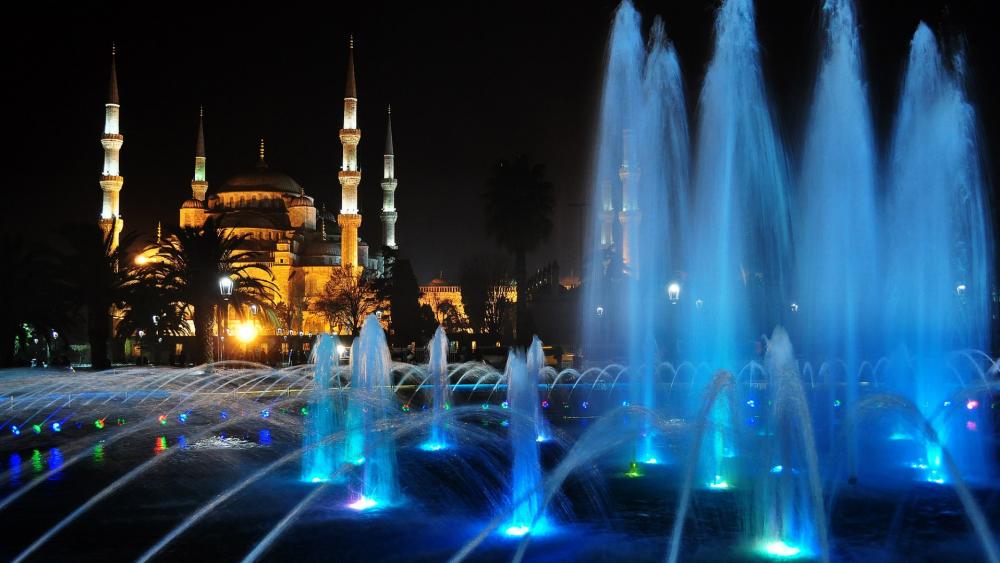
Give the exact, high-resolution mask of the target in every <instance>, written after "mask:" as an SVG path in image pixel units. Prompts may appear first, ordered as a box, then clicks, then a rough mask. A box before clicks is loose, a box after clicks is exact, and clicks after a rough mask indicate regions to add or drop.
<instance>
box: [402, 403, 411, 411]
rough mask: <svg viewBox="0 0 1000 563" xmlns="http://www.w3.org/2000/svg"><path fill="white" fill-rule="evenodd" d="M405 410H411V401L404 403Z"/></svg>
mask: <svg viewBox="0 0 1000 563" xmlns="http://www.w3.org/2000/svg"><path fill="white" fill-rule="evenodd" d="M403 412H410V403H403Z"/></svg>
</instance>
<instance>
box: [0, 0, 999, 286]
mask: <svg viewBox="0 0 1000 563" xmlns="http://www.w3.org/2000/svg"><path fill="white" fill-rule="evenodd" d="M129 4H132V5H135V3H114V4H112V3H102V5H101V8H102V9H103V10H104V11H101V10H99V9H98V8H90V9H86V10H85V9H84V7H83V6H82V5H77V6H76V7H75V8H72V9H69V10H67V9H66V8H63V7H59V8H58V14H54V13H53V12H54V11H56V7H55V6H46V5H42V4H40V3H36V5H35V7H34V8H30V9H31V10H34V12H28V13H26V14H22V15H20V17H18V18H15V19H16V22H17V25H16V26H15V27H13V28H11V26H10V23H11V22H12V21H14V20H9V21H8V26H7V30H6V31H5V32H4V34H3V35H4V36H3V38H2V41H4V42H6V43H9V44H8V45H7V46H6V47H5V48H4V52H5V53H7V54H8V60H7V61H6V64H5V67H6V70H7V80H5V82H6V84H7V86H8V88H7V94H8V96H7V97H8V100H13V103H12V102H10V101H9V102H8V110H7V114H8V119H9V120H10V119H12V121H13V123H12V124H11V125H10V127H9V130H8V136H9V137H10V141H9V142H10V143H11V144H12V145H13V147H14V155H13V158H12V159H10V160H9V161H8V162H9V165H10V166H11V168H13V177H12V178H8V180H7V188H6V190H5V192H6V197H7V205H8V209H7V214H6V215H5V221H6V223H5V225H4V228H5V229H23V230H28V231H31V230H38V229H51V228H56V227H57V226H58V225H59V224H61V223H65V222H67V221H71V220H85V221H91V220H95V221H96V219H97V216H98V213H99V211H100V201H101V195H100V188H99V186H98V175H99V174H100V171H101V163H102V154H103V153H102V150H101V146H100V143H99V142H98V140H99V138H100V135H101V130H102V127H103V103H104V101H105V97H106V92H107V81H108V65H109V62H110V51H111V42H112V41H115V42H116V43H117V45H118V78H119V88H120V92H121V101H122V132H123V134H124V136H125V145H124V148H123V149H122V174H123V175H124V177H125V186H124V188H123V190H122V213H123V215H124V217H125V221H126V229H127V230H138V231H141V232H146V233H152V231H153V230H154V229H155V225H156V222H157V220H162V221H164V223H176V221H177V216H178V207H179V206H180V204H181V202H183V201H184V199H186V198H189V197H190V193H191V192H190V180H191V176H192V171H193V152H194V141H195V128H196V124H197V115H198V106H199V104H204V106H205V112H206V117H205V134H206V145H207V152H208V179H209V182H210V188H209V190H210V193H211V192H212V191H213V190H214V188H217V187H219V186H220V185H221V184H222V182H223V181H224V180H225V179H226V178H227V177H229V176H231V175H233V174H235V173H237V172H239V171H240V170H242V169H244V168H247V167H250V166H252V165H253V163H254V161H255V158H256V151H257V139H258V138H259V137H264V138H265V139H266V143H267V160H268V162H269V163H270V165H271V167H272V168H273V169H276V170H279V171H282V172H284V173H287V174H289V175H290V176H292V177H293V178H295V179H296V180H297V181H298V182H299V183H300V184H301V185H302V186H303V187H304V188H305V190H306V192H307V193H308V194H310V195H313V196H314V197H316V198H317V200H318V201H319V202H325V203H326V204H327V207H328V208H330V209H332V210H336V209H339V204H340V187H339V185H338V183H337V176H336V174H337V170H338V168H339V166H340V161H341V147H340V142H339V140H338V138H337V131H338V129H339V128H340V126H341V121H342V117H343V101H342V100H343V92H344V78H345V67H346V58H347V38H348V34H351V33H353V34H354V38H355V47H356V49H355V57H356V59H355V63H356V67H357V81H358V97H359V111H360V115H359V124H360V125H359V126H360V127H361V129H362V140H361V145H360V159H361V166H362V171H363V174H364V176H363V179H362V184H361V192H362V195H361V212H362V214H363V216H364V223H363V224H362V227H361V232H362V236H363V238H364V239H365V240H368V241H370V242H373V243H375V242H377V241H378V239H379V236H380V232H381V231H380V224H379V220H378V210H379V209H380V207H381V200H382V193H381V188H380V186H379V181H380V180H381V172H382V167H381V161H382V147H383V145H384V134H385V108H386V105H387V104H391V105H392V108H393V137H394V144H395V148H396V175H397V178H398V180H399V187H398V189H397V192H396V207H397V209H398V211H399V221H398V223H397V240H398V241H399V244H400V246H401V253H402V254H403V255H404V256H407V257H410V258H412V259H413V261H414V266H415V269H416V271H417V275H418V277H419V278H420V280H421V281H424V282H425V281H429V280H430V278H432V277H435V276H436V275H437V274H438V272H439V271H443V272H444V274H445V276H446V277H451V278H456V277H457V275H458V273H459V272H458V269H459V264H460V262H461V261H462V259H464V258H467V257H471V256H474V255H476V254H479V253H482V252H484V251H488V252H492V251H494V247H493V246H492V243H490V242H489V241H488V240H487V238H486V236H485V234H484V233H483V230H482V226H481V225H482V203H481V197H480V194H481V193H482V191H483V190H484V184H485V181H486V179H487V178H488V176H489V173H490V168H491V166H492V165H493V163H494V162H495V161H496V160H497V159H499V158H503V157H511V156H514V155H516V154H519V153H526V154H528V155H529V156H530V157H531V158H532V159H534V160H536V161H539V162H543V163H545V164H547V167H548V176H549V178H550V179H551V180H552V181H553V183H554V184H555V186H556V196H557V212H556V229H555V232H554V233H553V236H552V238H551V240H550V241H549V242H548V243H547V244H546V245H545V246H543V248H542V249H541V250H540V251H538V252H537V253H535V254H534V255H532V256H530V257H529V266H540V265H542V264H543V263H545V262H548V261H550V260H553V259H555V260H558V261H559V262H560V264H561V265H562V272H563V274H564V275H565V274H568V273H570V272H571V271H574V270H577V269H578V263H579V246H580V243H581V236H580V234H579V233H580V232H581V228H580V227H581V225H580V217H581V210H580V208H579V207H578V204H580V203H588V202H589V201H588V200H589V199H590V165H589V162H590V159H591V158H590V157H591V153H592V151H593V142H594V134H593V128H594V125H595V123H596V118H595V111H596V108H597V107H598V105H599V101H600V100H599V98H600V89H601V82H602V74H603V66H604V56H605V43H606V40H607V35H608V31H609V25H610V22H611V18H612V12H613V11H614V9H615V7H616V5H617V2H613V1H600V2H592V3H587V2H490V3H485V2H483V3H475V2H462V3H459V2H455V3H435V2H409V3H399V4H400V5H396V3H388V2H387V3H379V2H358V3H357V4H358V7H357V8H343V7H342V6H343V5H344V4H343V3H340V2H337V3H328V4H326V5H325V6H324V9H323V10H322V11H319V10H317V9H315V8H313V7H306V5H302V6H299V7H296V6H294V5H292V4H291V3H280V4H278V3H274V4H271V5H254V4H251V3H239V4H214V3H207V2H206V3H203V4H201V5H184V4H181V3H158V4H144V8H145V7H146V6H150V7H152V6H155V7H156V8H159V9H161V12H159V13H150V12H149V11H148V10H146V9H143V10H139V9H137V8H130V7H129ZM860 4H861V5H860V7H859V11H860V19H861V25H862V28H861V33H862V41H863V43H864V47H865V50H866V51H865V57H866V63H867V66H868V74H869V88H870V93H871V96H872V100H873V103H874V113H875V119H876V123H877V125H878V127H879V142H880V145H881V146H882V148H883V150H884V149H885V145H886V137H887V133H888V130H889V128H890V126H891V119H892V114H893V112H894V108H895V105H896V95H897V91H898V88H899V84H900V80H901V76H902V72H903V68H904V62H905V59H906V55H907V50H908V44H909V40H910V37H911V36H912V33H913V30H914V29H915V27H916V24H917V21H918V20H919V19H924V20H926V21H927V22H928V23H929V24H930V25H931V27H932V28H933V29H934V30H935V31H936V32H938V34H939V37H940V36H941V34H942V33H943V36H944V38H945V39H946V41H947V42H949V43H950V44H952V45H958V44H959V42H960V40H961V39H962V38H963V37H964V41H965V48H966V51H967V55H968V60H969V68H970V72H971V74H970V79H971V97H972V98H973V100H974V102H975V103H976V106H977V110H978V111H979V115H980V122H981V123H982V124H983V126H984V134H985V140H984V143H985V144H986V147H987V151H988V153H989V154H988V158H989V159H990V167H989V169H988V170H989V173H990V174H991V175H992V178H994V179H995V178H997V172H998V167H997V162H1000V158H998V151H997V146H998V139H1000V137H998V132H1000V124H998V111H997V108H996V102H995V100H996V99H997V98H998V94H1000V92H998V87H997V78H996V76H995V74H996V73H995V68H994V65H995V62H994V61H993V59H994V58H995V57H996V55H997V54H1000V49H998V44H1000V41H998V39H997V38H996V31H995V30H996V29H997V27H998V23H1000V19H998V17H997V8H996V6H995V3H994V2H992V1H990V0H981V1H972V0H967V1H948V2H946V1H944V0H933V1H932V0H867V1H862V2H860ZM717 5H718V2H717V0H709V1H694V0H683V1H682V0H672V1H660V2H654V1H640V2H638V3H637V7H638V9H639V10H640V11H641V12H642V13H643V15H644V17H645V18H646V20H645V22H646V23H647V24H648V23H650V22H651V21H652V17H653V16H654V15H656V14H659V15H661V16H663V17H664V19H665V22H666V28H667V33H668V36H669V37H670V39H671V40H673V41H674V43H675V44H676V46H677V49H678V52H679V54H680V56H681V60H682V65H683V70H684V72H685V81H686V86H687V93H688V105H689V107H688V110H689V115H691V116H692V124H694V123H695V121H694V115H695V114H696V111H697V108H696V100H697V93H698V90H699V88H700V84H701V80H702V77H703V72H704V69H705V67H706V65H707V62H708V57H709V56H710V54H711V45H712V25H713V18H714V12H715V9H716V7H717ZM335 7H336V9H338V10H342V11H341V12H339V13H334V14H333V15H330V14H328V13H327V12H329V11H331V10H333V9H334V8H335ZM757 7H758V13H757V23H758V31H759V33H760V41H761V46H762V51H763V55H764V64H765V75H766V77H767V80H768V85H769V88H770V89H771V94H772V98H773V103H774V106H775V108H776V109H777V112H776V117H777V119H778V122H779V127H780V128H781V131H782V133H783V135H784V137H785V139H786V141H787V144H788V147H789V159H790V162H791V165H792V169H793V170H794V169H795V167H796V163H797V158H798V153H797V150H798V142H797V141H798V139H800V138H801V137H802V128H803V116H804V115H805V114H806V112H807V110H808V104H809V99H810V91H811V89H812V84H813V80H814V73H815V67H816V63H817V57H818V47H819V42H820V15H821V12H820V0H758V1H757ZM112 8H113V9H112ZM73 10H78V11H73ZM991 63H992V64H991ZM8 123H10V122H9V121H8ZM993 183H994V184H995V183H996V181H995V180H994V182H993ZM994 199H995V197H994ZM575 205H576V206H575ZM15 210H17V211H15ZM21 210H23V211H21Z"/></svg>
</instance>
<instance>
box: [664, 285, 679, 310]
mask: <svg viewBox="0 0 1000 563" xmlns="http://www.w3.org/2000/svg"><path fill="white" fill-rule="evenodd" d="M667 297H668V298H669V299H670V304H671V305H676V304H677V302H678V301H680V300H681V284H679V283H677V282H670V285H668V286H667Z"/></svg>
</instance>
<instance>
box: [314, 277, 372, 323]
mask: <svg viewBox="0 0 1000 563" xmlns="http://www.w3.org/2000/svg"><path fill="white" fill-rule="evenodd" d="M376 279H377V274H376V273H375V271H374V270H370V269H367V268H366V269H364V270H362V271H361V273H360V274H357V273H355V271H354V270H353V269H352V268H350V267H340V268H333V271H332V272H331V273H330V279H329V280H327V282H326V285H325V286H323V294H322V295H321V296H320V297H319V299H317V300H316V302H315V303H314V304H313V307H314V310H316V311H318V312H320V313H323V315H324V316H326V319H327V321H328V322H329V323H330V324H331V325H332V326H334V327H342V328H346V329H347V330H350V331H351V334H352V335H354V336H357V335H358V334H360V333H361V325H362V324H364V322H365V318H367V317H368V315H371V314H372V313H374V312H376V311H377V310H378V309H379V307H381V306H382V299H381V298H380V297H379V294H378V290H377V289H378V288H377V287H376Z"/></svg>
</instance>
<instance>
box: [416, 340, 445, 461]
mask: <svg viewBox="0 0 1000 563" xmlns="http://www.w3.org/2000/svg"><path fill="white" fill-rule="evenodd" d="M427 350H428V351H429V353H430V357H429V358H428V361H427V376H428V379H430V380H431V384H432V385H433V386H434V388H433V389H434V404H433V405H432V406H433V409H434V410H433V413H432V416H433V420H432V421H431V434H430V436H429V437H428V439H427V442H425V443H424V444H423V446H421V447H422V448H423V449H425V450H430V451H436V450H441V449H444V448H446V447H448V438H447V436H445V429H444V415H445V411H447V410H448V409H450V408H451V404H450V401H451V382H450V381H449V380H448V337H447V336H446V335H445V333H444V327H441V326H439V327H438V328H437V330H435V331H434V336H433V338H431V341H430V342H429V343H428V344H427Z"/></svg>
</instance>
